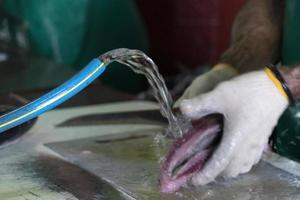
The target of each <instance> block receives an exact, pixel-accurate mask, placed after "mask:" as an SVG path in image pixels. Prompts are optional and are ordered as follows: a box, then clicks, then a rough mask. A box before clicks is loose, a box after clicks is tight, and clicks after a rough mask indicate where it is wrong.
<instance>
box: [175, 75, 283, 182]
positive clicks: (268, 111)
mask: <svg viewBox="0 0 300 200" xmlns="http://www.w3.org/2000/svg"><path fill="white" fill-rule="evenodd" d="M287 105H288V100H287V98H286V97H285V96H284V95H283V94H282V93H280V92H279V90H278V88H277V87H276V86H275V84H274V83H273V81H272V80H271V79H270V78H269V77H268V76H267V74H266V72H265V71H257V72H252V73H248V74H244V75H242V76H238V77H236V78H234V79H231V80H230V81H226V82H223V83H221V84H220V85H218V86H217V87H216V88H215V89H214V90H213V91H211V92H209V93H206V94H203V95H200V96H198V97H196V98H193V99H189V100H183V101H182V103H181V104H180V109H181V111H182V113H184V114H185V115H186V116H188V117H190V118H192V119H198V118H201V117H202V116H204V115H207V114H210V113H222V114H223V115H224V130H223V136H222V139H221V142H220V144H219V146H218V147H217V148H216V150H215V151H214V153H213V155H212V157H211V158H210V159H209V160H208V161H207V163H206V164H205V166H204V168H203V170H201V171H200V172H199V173H198V174H197V175H196V176H194V177H193V179H192V182H193V183H194V184H195V185H203V184H206V183H209V182H211V181H213V180H214V179H215V178H216V177H217V176H219V175H223V176H225V177H235V176H237V175H238V174H240V173H246V172H248V171H249V170H250V169H251V167H252V166H253V165H254V164H256V163H257V162H258V161H259V160H260V158H261V155H262V152H263V149H264V147H265V145H266V144H267V143H268V138H269V136H270V135H271V133H272V130H273V129H274V127H275V126H276V124H277V121H278V119H279V117H280V115H281V114H282V113H283V111H284V110H285V108H286V107H287Z"/></svg>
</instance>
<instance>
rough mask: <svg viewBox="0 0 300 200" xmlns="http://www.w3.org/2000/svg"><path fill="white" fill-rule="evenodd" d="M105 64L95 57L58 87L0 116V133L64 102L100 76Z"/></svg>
mask: <svg viewBox="0 0 300 200" xmlns="http://www.w3.org/2000/svg"><path fill="white" fill-rule="evenodd" d="M106 66H107V65H106V64H105V63H104V62H102V61H100V60H99V59H97V58H95V59H93V60H92V61H91V62H90V63H89V64H88V65H87V66H86V67H85V68H84V69H82V70H81V71H80V72H79V73H78V74H76V75H74V76H73V77H72V78H71V79H70V80H68V81H66V82H65V83H63V84H62V85H60V86H59V87H57V88H55V89H53V90H52V91H50V92H49V93H47V94H45V95H43V96H42V97H40V98H38V99H36V100H35V101H32V102H30V103H28V104H27V105H25V106H23V107H21V108H18V109H16V110H14V111H12V112H9V113H7V114H5V115H2V116H0V134H1V133H3V132H4V131H6V130H8V129H10V128H13V127H15V126H18V125H20V124H22V123H24V122H26V121H29V120H31V119H33V118H35V117H37V116H39V115H41V114H42V113H44V112H47V111H48V110H51V109H53V108H55V107H56V106H58V105H60V104H61V103H63V102H65V101H66V100H68V99H69V98H71V97H72V96H74V95H75V94H77V93H78V92H80V91H81V90H82V89H84V88H85V87H86V86H88V85H89V84H90V83H91V82H92V81H93V80H95V79H96V78H97V77H98V76H100V75H101V74H102V73H103V72H104V70H105V68H106ZM49 78H51V77H49Z"/></svg>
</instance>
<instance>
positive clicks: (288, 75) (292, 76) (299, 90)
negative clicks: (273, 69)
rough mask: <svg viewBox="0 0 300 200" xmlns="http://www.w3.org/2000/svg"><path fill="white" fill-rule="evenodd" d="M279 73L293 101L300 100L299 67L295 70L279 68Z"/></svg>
mask: <svg viewBox="0 0 300 200" xmlns="http://www.w3.org/2000/svg"><path fill="white" fill-rule="evenodd" d="M279 71H280V72H281V75H282V76H283V78H284V80H285V81H286V83H287V85H288V87H289V89H290V91H291V93H292V95H293V97H294V98H295V100H300V66H298V67H295V68H288V67H280V69H279Z"/></svg>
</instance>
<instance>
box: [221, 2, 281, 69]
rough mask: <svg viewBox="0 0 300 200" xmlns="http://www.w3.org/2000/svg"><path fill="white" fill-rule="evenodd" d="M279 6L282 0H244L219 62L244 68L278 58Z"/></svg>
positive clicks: (260, 65) (273, 61) (258, 66)
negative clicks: (245, 0)
mask: <svg viewBox="0 0 300 200" xmlns="http://www.w3.org/2000/svg"><path fill="white" fill-rule="evenodd" d="M283 7H284V6H283V3H282V0H248V1H247V3H246V4H245V5H244V6H243V8H242V9H241V11H240V12H239V14H238V15H237V17H236V19H235V22H234V25H233V29H232V36H231V45H230V47H229V49H228V50H227V51H225V52H224V54H223V55H222V56H221V59H220V62H221V63H227V64H230V65H232V66H234V67H235V68H237V69H238V70H239V71H240V72H247V71H252V70H256V69H260V68H262V67H263V65H264V64H266V63H275V62H276V61H278V60H279V52H280V43H281V32H282V31H281V27H282V18H283V16H282V15H283Z"/></svg>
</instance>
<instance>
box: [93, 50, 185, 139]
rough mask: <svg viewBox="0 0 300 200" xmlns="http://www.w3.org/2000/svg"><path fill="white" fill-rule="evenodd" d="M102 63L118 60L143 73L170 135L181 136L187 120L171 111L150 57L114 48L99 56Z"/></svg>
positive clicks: (166, 95)
mask: <svg viewBox="0 0 300 200" xmlns="http://www.w3.org/2000/svg"><path fill="white" fill-rule="evenodd" d="M99 59H100V60H102V61H103V62H104V63H107V64H109V63H111V62H119V63H122V64H124V65H127V66H129V67H130V68H131V69H132V70H133V71H134V72H136V73H138V74H142V75H144V76H145V77H146V78H147V80H148V82H149V84H150V86H151V88H152V91H153V95H154V97H155V98H156V100H157V101H158V103H159V105H160V112H161V114H162V115H163V116H164V117H166V118H167V120H168V122H169V128H168V130H167V134H168V136H170V137H173V138H175V137H179V136H182V134H183V132H185V131H186V130H187V129H188V128H189V127H190V124H189V121H188V120H187V119H186V118H184V117H183V116H180V117H178V118H177V117H176V116H175V114H174V113H173V111H172V105H173V100H172V97H171V95H170V93H169V91H168V89H167V87H166V84H165V81H164V79H163V77H162V76H161V74H160V73H159V71H158V68H157V66H156V64H155V63H154V62H153V60H152V59H151V58H149V57H148V56H147V55H146V54H144V53H143V52H141V51H139V50H130V49H115V50H112V51H109V52H107V53H105V54H103V55H101V56H100V57H99Z"/></svg>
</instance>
